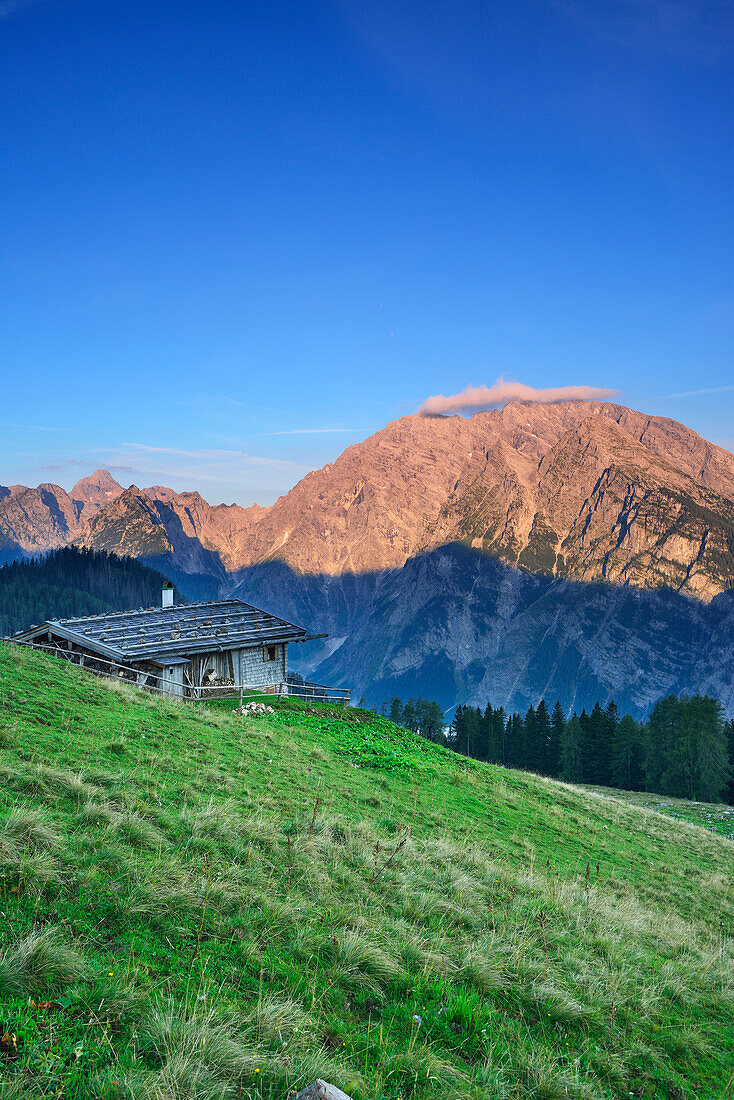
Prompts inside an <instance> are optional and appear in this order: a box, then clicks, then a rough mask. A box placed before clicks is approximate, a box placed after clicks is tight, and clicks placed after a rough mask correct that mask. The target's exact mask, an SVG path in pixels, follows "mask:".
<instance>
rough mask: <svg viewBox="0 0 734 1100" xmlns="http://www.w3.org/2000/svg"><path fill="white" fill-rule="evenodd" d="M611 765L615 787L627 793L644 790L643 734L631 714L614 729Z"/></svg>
mask: <svg viewBox="0 0 734 1100" xmlns="http://www.w3.org/2000/svg"><path fill="white" fill-rule="evenodd" d="M610 765H611V766H610V771H611V782H612V785H613V786H615V787H622V788H623V789H624V790H626V791H639V790H642V787H643V784H644V781H645V772H644V743H643V732H642V728H641V726H640V725H639V723H638V722H635V720H634V718H632V717H631V716H630V715H629V714H625V716H624V717H623V718H622V719H621V721H619V722H617V723H616V725H615V727H614V733H613V735H612V752H611V762H610Z"/></svg>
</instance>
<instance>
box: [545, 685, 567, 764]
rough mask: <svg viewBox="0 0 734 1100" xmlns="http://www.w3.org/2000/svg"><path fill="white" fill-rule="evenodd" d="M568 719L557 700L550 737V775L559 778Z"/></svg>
mask: <svg viewBox="0 0 734 1100" xmlns="http://www.w3.org/2000/svg"><path fill="white" fill-rule="evenodd" d="M565 724H566V719H565V717H564V714H563V707H562V706H561V704H560V702H559V701H558V700H556V705H555V706H554V708H553V714H552V715H551V720H550V735H549V738H548V775H550V776H552V777H553V778H554V779H557V778H558V777H559V776H560V774H561V741H562V740H563V727H564V726H565Z"/></svg>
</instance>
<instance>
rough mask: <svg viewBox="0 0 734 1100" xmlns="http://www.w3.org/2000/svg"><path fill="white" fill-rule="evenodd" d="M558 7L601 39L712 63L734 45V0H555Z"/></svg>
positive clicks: (630, 48) (643, 49) (567, 16)
mask: <svg viewBox="0 0 734 1100" xmlns="http://www.w3.org/2000/svg"><path fill="white" fill-rule="evenodd" d="M555 7H556V9H557V10H558V11H560V12H561V13H562V14H563V15H564V16H565V17H566V18H567V19H569V20H570V21H572V22H574V23H576V24H578V25H581V26H585V27H586V28H587V29H588V30H590V31H591V32H592V33H594V34H596V35H598V36H599V37H600V38H603V39H605V40H606V41H608V42H613V43H614V44H615V45H617V46H622V47H624V48H626V49H629V50H634V51H636V52H638V53H646V54H650V53H653V54H658V55H667V56H668V57H685V58H691V59H693V60H694V61H698V62H703V63H704V64H708V63H712V62H716V61H719V60H721V59H722V58H723V57H726V56H728V55H730V54H731V52H732V49H733V48H734V10H732V5H731V3H730V0H555Z"/></svg>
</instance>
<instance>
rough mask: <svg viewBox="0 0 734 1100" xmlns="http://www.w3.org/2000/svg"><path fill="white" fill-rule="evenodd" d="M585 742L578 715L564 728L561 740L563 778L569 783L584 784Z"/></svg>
mask: <svg viewBox="0 0 734 1100" xmlns="http://www.w3.org/2000/svg"><path fill="white" fill-rule="evenodd" d="M584 713H585V712H584ZM583 740H584V730H583V727H582V725H581V719H580V718H579V716H578V714H574V715H573V717H572V718H570V719H569V721H568V722H566V724H565V726H564V727H563V737H562V738H561V778H562V779H565V780H566V782H568V783H581V782H583V761H582V742H583Z"/></svg>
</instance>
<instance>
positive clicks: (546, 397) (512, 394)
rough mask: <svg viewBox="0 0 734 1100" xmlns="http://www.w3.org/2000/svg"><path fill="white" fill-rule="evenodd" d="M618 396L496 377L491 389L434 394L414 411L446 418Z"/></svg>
mask: <svg viewBox="0 0 734 1100" xmlns="http://www.w3.org/2000/svg"><path fill="white" fill-rule="evenodd" d="M617 396H619V390H606V389H600V388H599V387H598V386H556V387H555V388H552V389H546V390H539V389H535V387H534V386H526V385H525V384H524V383H523V382H506V381H505V380H504V378H503V377H502V376H501V375H500V377H499V378H498V379H497V381H496V382H495V383H494V385H492V386H467V387H466V389H465V390H462V391H461V393H454V394H451V395H449V396H448V397H445V396H444V395H443V394H437V395H436V396H434V397H429V398H428V399H427V400H426V401H424V402H423V404H422V405H421V407H420V409H419V410H418V411H419V413H420V414H421V416H446V415H448V414H450V413H464V412H477V411H478V410H479V409H496V408H499V407H500V406H502V405H506V404H507V402H508V401H534V402H537V403H539V404H543V405H548V404H553V403H554V402H556V401H593V400H598V401H605V400H607V399H608V398H610V397H617Z"/></svg>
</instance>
